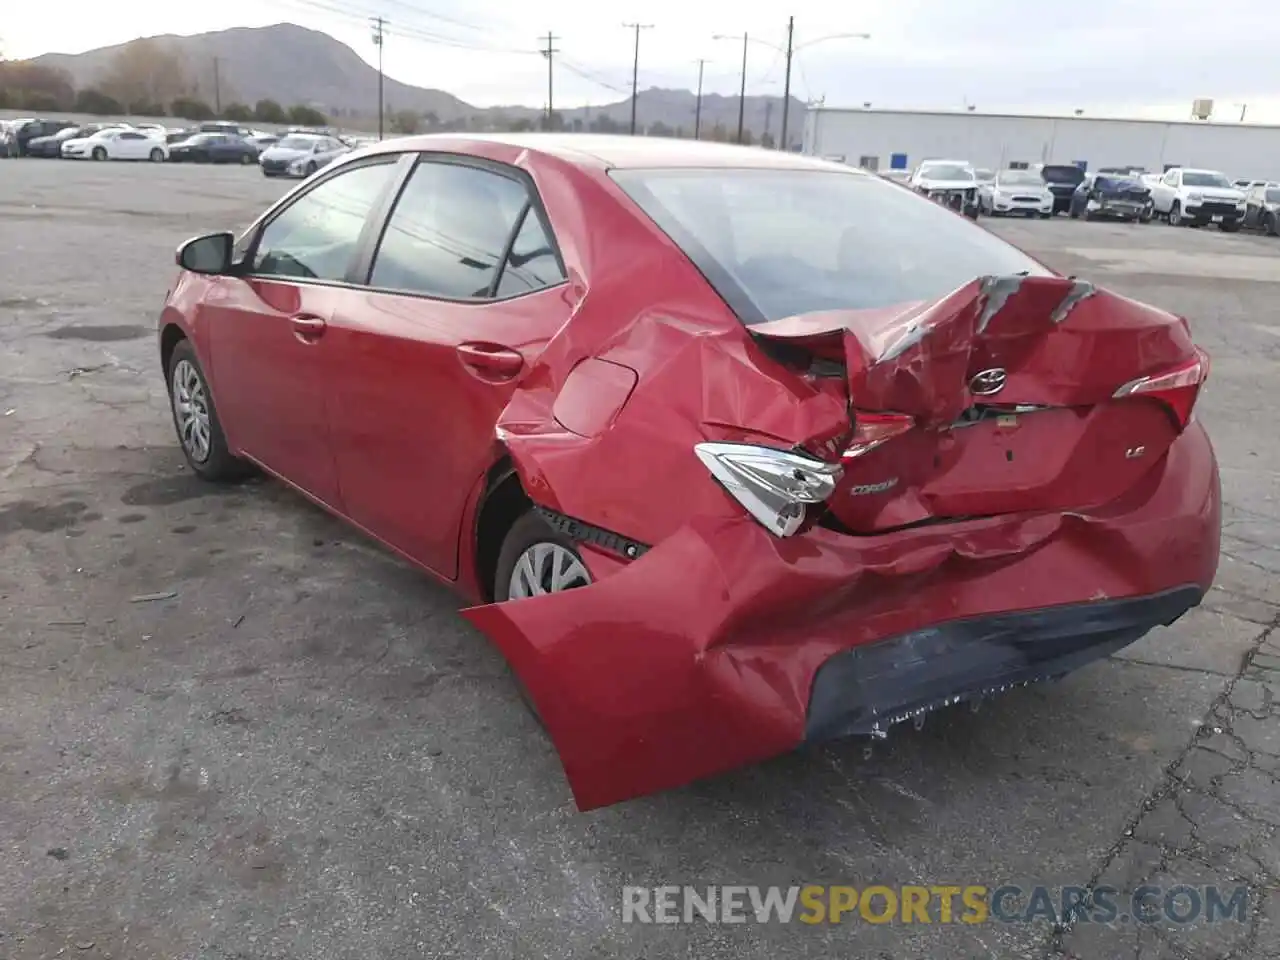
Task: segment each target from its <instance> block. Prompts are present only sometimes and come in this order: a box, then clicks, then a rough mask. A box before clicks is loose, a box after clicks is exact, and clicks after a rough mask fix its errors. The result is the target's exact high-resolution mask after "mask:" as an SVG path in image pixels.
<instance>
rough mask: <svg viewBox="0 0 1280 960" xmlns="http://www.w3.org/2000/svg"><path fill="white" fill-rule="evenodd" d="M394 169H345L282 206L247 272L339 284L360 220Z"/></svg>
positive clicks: (390, 165) (360, 227)
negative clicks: (329, 281)
mask: <svg viewBox="0 0 1280 960" xmlns="http://www.w3.org/2000/svg"><path fill="white" fill-rule="evenodd" d="M394 167H395V164H394V163H377V164H369V165H366V166H362V167H356V168H354V169H351V170H346V171H344V172H343V173H340V174H338V175H337V176H335V177H333V178H332V179H329V180H326V181H324V182H323V183H320V184H318V185H317V186H315V187H314V188H312V189H311V190H308V191H307V192H306V193H304V194H303V195H302V196H301V197H299V198H298V199H297V200H295V201H294V202H293V203H292V204H290V205H289V206H287V207H285V209H284V211H283V212H281V213H279V214H277V215H276V217H275V218H274V219H272V220H271V221H270V222H269V223H268V224H267V226H266V229H264V230H263V231H262V237H261V239H260V240H259V241H258V246H257V249H256V250H255V251H254V256H253V269H252V272H253V273H255V274H259V275H267V276H278V277H298V278H303V279H309V280H345V279H346V276H347V270H348V268H349V267H350V266H351V262H352V258H353V257H354V255H355V252H356V247H357V246H358V244H359V242H360V233H361V231H362V230H363V229H364V223H365V220H366V219H367V218H368V216H369V213H370V212H371V211H372V210H373V208H374V205H375V204H376V203H377V202H378V199H379V197H380V195H381V193H382V190H383V188H384V187H386V186H387V183H388V180H389V178H390V176H391V173H392V170H393V169H394Z"/></svg>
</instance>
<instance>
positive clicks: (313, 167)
mask: <svg viewBox="0 0 1280 960" xmlns="http://www.w3.org/2000/svg"><path fill="white" fill-rule="evenodd" d="M315 172H316V162H315V161H314V160H312V161H311V162H310V163H308V164H307V169H306V174H307V176H308V177H309V176H311V175H312V174H313V173H315Z"/></svg>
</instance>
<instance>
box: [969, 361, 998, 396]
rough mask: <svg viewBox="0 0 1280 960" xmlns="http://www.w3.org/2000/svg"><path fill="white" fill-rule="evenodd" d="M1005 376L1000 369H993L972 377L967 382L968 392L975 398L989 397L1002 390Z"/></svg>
mask: <svg viewBox="0 0 1280 960" xmlns="http://www.w3.org/2000/svg"><path fill="white" fill-rule="evenodd" d="M1005 377H1006V374H1005V372H1004V369H1003V368H1001V367H993V368H991V369H990V370H983V371H981V372H979V373H975V374H974V375H973V379H972V380H970V381H969V392H970V393H972V394H973V395H974V396H975V397H989V396H991V395H992V394H993V393H999V392H1000V391H1001V390H1003V389H1004V381H1005Z"/></svg>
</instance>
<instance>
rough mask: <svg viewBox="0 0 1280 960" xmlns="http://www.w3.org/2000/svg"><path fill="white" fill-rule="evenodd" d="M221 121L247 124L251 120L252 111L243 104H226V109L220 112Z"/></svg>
mask: <svg viewBox="0 0 1280 960" xmlns="http://www.w3.org/2000/svg"><path fill="white" fill-rule="evenodd" d="M222 119H224V120H230V121H232V122H233V123H248V122H249V121H250V120H252V119H253V111H252V110H250V109H249V108H248V107H247V106H245V105H244V104H243V103H228V104H227V107H226V109H225V110H223V111H222Z"/></svg>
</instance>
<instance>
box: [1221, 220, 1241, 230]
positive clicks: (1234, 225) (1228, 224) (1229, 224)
mask: <svg viewBox="0 0 1280 960" xmlns="http://www.w3.org/2000/svg"><path fill="white" fill-rule="evenodd" d="M1218 229H1219V230H1221V231H1222V232H1223V233H1239V232H1240V221H1239V220H1230V221H1228V220H1223V221H1222V222H1221V223H1220V224H1218Z"/></svg>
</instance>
